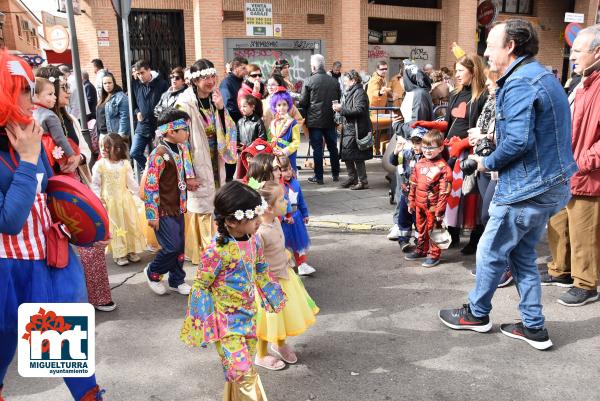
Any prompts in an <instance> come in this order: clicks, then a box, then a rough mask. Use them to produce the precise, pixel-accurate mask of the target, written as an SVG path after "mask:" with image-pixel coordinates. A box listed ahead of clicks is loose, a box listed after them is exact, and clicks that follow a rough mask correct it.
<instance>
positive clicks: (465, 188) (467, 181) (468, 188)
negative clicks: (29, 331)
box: [462, 172, 477, 195]
mask: <svg viewBox="0 0 600 401" xmlns="http://www.w3.org/2000/svg"><path fill="white" fill-rule="evenodd" d="M476 189H477V172H474V173H473V174H469V175H465V176H464V177H463V183H462V193H463V195H468V194H470V193H472V192H475V190H476Z"/></svg>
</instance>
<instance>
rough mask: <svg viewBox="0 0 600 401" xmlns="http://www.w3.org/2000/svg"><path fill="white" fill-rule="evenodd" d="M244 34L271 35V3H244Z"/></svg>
mask: <svg viewBox="0 0 600 401" xmlns="http://www.w3.org/2000/svg"><path fill="white" fill-rule="evenodd" d="M246 35H247V36H273V5H272V4H269V3H246Z"/></svg>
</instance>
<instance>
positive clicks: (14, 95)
mask: <svg viewBox="0 0 600 401" xmlns="http://www.w3.org/2000/svg"><path fill="white" fill-rule="evenodd" d="M34 90H35V78H34V76H33V71H32V70H31V67H30V66H29V64H27V62H25V60H23V59H22V58H21V57H16V56H13V55H10V54H9V53H8V51H7V50H6V49H0V127H4V126H6V124H8V123H9V122H15V123H21V124H29V123H30V122H31V116H29V115H27V114H25V113H23V110H21V109H20V107H19V96H20V95H21V94H22V93H23V92H28V93H30V94H31V95H32V96H33V93H34Z"/></svg>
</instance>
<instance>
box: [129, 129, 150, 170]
mask: <svg viewBox="0 0 600 401" xmlns="http://www.w3.org/2000/svg"><path fill="white" fill-rule="evenodd" d="M149 145H152V137H149V136H143V135H140V134H137V133H136V134H135V135H134V136H133V143H132V144H131V150H130V151H129V154H130V155H131V158H132V159H133V160H135V161H136V162H137V164H138V170H139V171H144V169H145V168H146V156H145V155H144V152H145V151H146V147H148V146H149Z"/></svg>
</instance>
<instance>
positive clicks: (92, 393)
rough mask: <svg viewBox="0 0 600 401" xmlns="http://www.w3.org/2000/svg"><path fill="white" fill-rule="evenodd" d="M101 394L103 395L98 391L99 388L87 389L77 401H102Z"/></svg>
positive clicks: (102, 391)
mask: <svg viewBox="0 0 600 401" xmlns="http://www.w3.org/2000/svg"><path fill="white" fill-rule="evenodd" d="M102 394H104V390H100V387H98V386H97V385H96V386H95V387H92V388H91V389H89V390H88V392H87V393H85V395H84V396H83V397H81V399H80V400H79V401H102V400H103V398H102Z"/></svg>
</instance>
